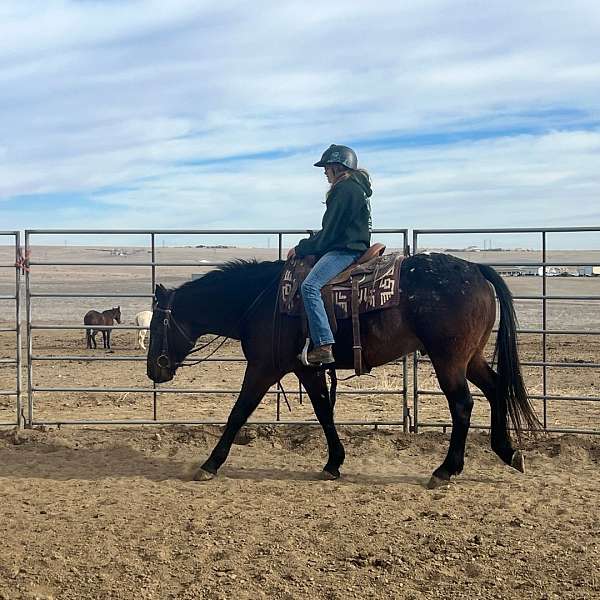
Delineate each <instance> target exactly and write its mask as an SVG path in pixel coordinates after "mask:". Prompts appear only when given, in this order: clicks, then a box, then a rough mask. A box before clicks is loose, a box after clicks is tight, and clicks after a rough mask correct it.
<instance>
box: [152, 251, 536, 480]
mask: <svg viewBox="0 0 600 600" xmlns="http://www.w3.org/2000/svg"><path fill="white" fill-rule="evenodd" d="M283 266H284V264H283V262H246V261H237V262H232V263H228V264H225V265H223V266H221V267H220V268H218V269H215V270H213V271H211V272H209V273H207V274H206V275H205V276H204V277H201V278H200V279H195V280H194V281H190V282H187V283H185V284H184V285H182V286H181V287H178V288H177V289H175V290H167V289H165V288H164V287H162V286H161V285H159V286H157V287H156V290H155V296H154V299H155V305H154V313H153V316H152V322H151V324H150V349H149V351H148V360H147V372H148V376H149V377H150V378H151V379H152V380H153V381H155V382H156V383H162V382H165V381H170V380H171V379H173V377H174V375H175V372H176V371H177V369H178V367H179V366H180V365H181V364H182V362H183V359H184V358H185V357H186V356H187V354H188V353H189V352H190V351H191V350H192V348H193V346H194V343H195V341H196V340H197V339H198V338H199V337H200V336H201V335H203V334H205V333H207V332H211V333H214V334H217V335H222V336H227V337H230V338H232V339H237V340H241V343H242V349H243V352H244V355H245V357H246V359H247V361H248V365H247V367H246V373H245V376H244V383H243V384H242V390H241V392H240V395H239V397H238V399H237V401H236V403H235V405H234V407H233V409H232V411H231V414H230V415H229V419H228V420H227V426H226V427H225V430H224V431H223V434H222V436H221V439H220V440H219V442H218V443H217V445H216V446H215V448H214V450H213V451H212V453H211V454H210V456H209V457H208V459H207V460H206V461H205V462H204V463H203V464H202V466H201V467H200V468H199V469H198V470H197V471H196V473H195V478H196V479H199V480H206V479H210V478H211V477H213V476H214V475H215V474H216V473H217V471H218V469H219V467H221V465H222V464H223V462H224V461H225V459H226V458H227V455H228V454H229V451H230V449H231V445H232V443H233V440H234V438H235V436H236V434H237V432H238V431H239V429H240V427H242V425H243V424H244V423H245V422H246V420H247V419H248V417H249V416H250V415H251V414H252V412H253V411H254V410H255V409H256V407H257V406H258V404H259V402H260V401H261V400H262V398H263V396H264V395H265V393H266V392H267V391H268V389H269V388H270V387H271V386H272V385H274V384H275V383H276V382H277V381H278V380H279V379H281V378H282V377H283V376H284V375H285V374H286V373H290V372H293V373H295V374H296V375H297V376H298V378H299V379H300V381H301V382H302V384H303V386H304V387H305V389H306V390H307V392H308V395H309V397H310V400H311V402H312V404H313V407H314V409H315V413H316V415H317V418H318V420H319V422H320V423H321V425H322V427H323V430H324V433H325V437H326V439H327V445H328V449H329V459H328V461H327V464H326V465H325V467H324V469H323V470H324V472H325V476H326V477H328V478H336V477H339V476H340V471H339V468H340V465H341V464H342V462H343V461H344V456H345V453H344V447H343V446H342V443H341V441H340V439H339V437H338V434H337V431H336V428H335V424H334V420H333V408H334V407H333V403H332V398H331V396H330V394H329V390H328V389H327V385H326V380H325V372H324V370H323V369H318V368H314V367H306V366H303V365H302V363H301V362H300V361H299V360H298V358H297V355H298V352H299V351H300V349H301V348H302V344H303V343H304V335H303V328H302V322H301V319H300V318H298V317H288V316H283V315H278V314H277V284H278V282H279V279H280V277H281V273H282V271H283ZM399 286H400V289H401V292H402V293H401V302H400V304H399V306H397V307H393V308H389V309H386V310H380V311H373V312H372V313H366V314H364V315H361V317H360V321H361V337H362V347H363V357H364V360H365V363H366V364H367V365H369V366H370V367H377V366H379V365H383V364H385V363H388V362H390V361H392V360H395V359H397V358H399V357H401V356H405V355H406V354H409V353H411V352H414V351H416V350H421V351H425V352H427V354H428V355H429V358H430V359H431V362H432V365H433V368H434V370H435V373H436V375H437V379H438V382H439V384H440V387H441V389H442V391H443V392H444V394H445V396H446V398H447V399H448V405H449V408H450V414H451V415H452V435H451V436H450V447H449V449H448V454H447V455H446V458H445V460H444V461H443V463H442V464H441V465H440V466H439V467H438V468H437V469H435V471H434V472H433V475H432V477H431V480H430V482H429V485H430V487H436V486H438V485H441V484H444V483H446V482H448V480H449V479H450V477H452V476H454V475H458V474H459V473H460V472H461V471H462V470H463V465H464V456H465V442H466V439H467V432H468V430H469V425H470V421H471V409H472V407H473V398H472V397H471V392H470V390H469V386H468V384H467V380H469V381H471V382H473V383H474V384H475V385H476V386H477V387H478V388H479V389H480V390H482V392H483V393H484V395H485V397H486V398H487V399H488V401H489V403H490V407H491V436H490V441H491V446H492V449H493V450H494V452H496V454H497V455H498V456H499V457H500V458H501V459H502V461H504V462H505V463H506V464H508V465H511V466H512V467H514V468H515V469H517V470H518V471H524V470H525V463H524V459H523V454H522V452H521V451H520V450H518V449H516V448H515V447H514V446H513V444H512V441H511V439H510V437H509V435H508V425H509V423H510V424H511V425H512V426H513V427H514V429H515V430H516V434H517V437H518V436H519V434H520V433H521V431H523V430H524V429H535V428H537V427H538V421H537V418H536V416H535V413H534V411H533V408H532V407H531V404H530V403H529V399H528V396H527V392H526V390H525V386H524V384H523V378H522V375H521V366H520V362H519V355H518V351H517V321H516V316H515V310H514V306H513V301H512V296H511V293H510V290H509V289H508V287H507V285H506V283H505V282H504V281H503V279H502V277H500V275H498V273H497V272H496V271H495V270H494V269H492V267H489V266H486V265H479V264H474V263H470V262H467V261H464V260H460V259H459V258H455V257H453V256H450V255H447V254H437V253H431V254H416V255H414V256H411V257H408V258H406V259H405V260H404V262H403V263H402V269H401V274H400V281H399ZM494 290H495V291H496V295H497V296H498V302H499V305H500V322H499V325H498V335H497V339H496V357H497V359H498V363H497V365H498V366H497V370H496V371H494V370H492V368H491V367H490V365H489V363H488V362H487V360H486V359H485V358H484V354H483V352H484V349H485V345H486V342H487V340H488V338H489V336H490V333H491V332H492V328H493V326H494V320H495V317H496V303H495V300H494ZM352 345H353V338H352V323H351V319H344V320H340V321H339V322H338V330H337V332H336V334H335V347H334V356H335V365H334V366H335V367H336V368H340V369H351V368H353V366H354V361H353V348H352Z"/></svg>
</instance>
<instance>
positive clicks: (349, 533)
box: [0, 426, 600, 600]
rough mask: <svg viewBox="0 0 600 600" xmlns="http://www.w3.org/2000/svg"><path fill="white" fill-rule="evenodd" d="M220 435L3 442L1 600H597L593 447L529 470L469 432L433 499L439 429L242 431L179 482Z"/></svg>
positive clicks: (555, 446)
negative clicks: (336, 436) (216, 459)
mask: <svg viewBox="0 0 600 600" xmlns="http://www.w3.org/2000/svg"><path fill="white" fill-rule="evenodd" d="M217 435H218V430H217V428H215V427H211V426H200V427H193V428H184V427H168V428H159V429H157V428H130V429H112V430H110V431H108V430H102V429H96V428H86V429H83V428H61V429H55V428H50V429H46V430H25V431H23V432H19V433H17V434H15V433H14V432H11V431H7V432H5V433H3V434H2V435H1V436H0V456H1V460H0V495H1V496H2V503H1V509H0V510H1V514H2V523H3V536H2V549H1V550H0V598H10V599H13V598H28V599H33V598H45V599H50V598H61V599H62V598H64V599H73V600H81V599H96V598H123V599H128V598H149V599H150V598H152V599H154V598H156V599H158V598H178V599H193V598H218V599H228V598H242V599H243V598H248V599H250V598H284V599H290V600H291V599H296V598H329V599H345V598H408V599H420V598H431V599H433V598H465V599H466V598H490V599H492V598H501V599H513V598H538V599H551V598H556V599H558V598H560V599H563V598H568V599H576V598H577V599H588V598H589V599H592V598H598V596H599V594H600V575H599V574H600V520H599V511H598V499H599V497H600V478H599V477H598V471H599V467H600V465H599V461H600V443H599V442H600V441H599V440H597V439H596V438H587V437H575V436H563V437H560V438H558V437H552V438H548V439H541V440H538V441H532V440H529V441H527V442H526V443H525V444H524V446H525V449H526V453H527V466H528V472H527V473H526V474H525V475H522V474H520V473H517V472H514V471H513V470H511V469H510V468H509V467H505V466H503V465H501V464H500V462H499V461H498V460H497V459H496V457H495V455H493V454H492V453H491V451H490V450H489V446H488V438H487V435H485V434H483V433H475V434H473V433H472V434H471V436H470V439H469V443H468V450H467V459H466V467H465V471H464V472H463V474H462V475H461V476H460V477H459V478H458V479H456V481H455V482H453V483H452V484H451V485H450V486H449V487H448V488H444V489H438V490H436V491H430V490H427V489H426V488H425V486H424V484H425V482H426V480H427V476H428V475H429V473H430V472H431V470H432V469H433V468H434V467H435V466H436V465H437V464H438V463H439V462H440V461H441V460H442V457H443V453H444V451H445V449H446V445H447V442H448V440H447V436H446V435H444V434H442V433H441V432H429V433H424V434H420V435H417V436H415V435H404V434H402V433H401V432H399V431H397V430H381V429H380V430H378V431H374V430H373V429H369V428H364V429H363V428H356V427H354V428H351V429H350V428H342V431H341V435H342V439H343V441H344V443H345V445H346V450H347V454H348V458H347V461H346V464H345V466H344V476H343V477H342V479H340V480H338V481H335V482H329V481H322V480H319V476H318V471H319V470H320V468H321V466H322V464H323V461H324V443H323V440H322V436H321V433H320V431H319V430H318V429H317V428H307V427H298V426H297V427H293V426H290V427H286V428H281V427H266V426H263V427H260V428H252V429H249V430H246V432H245V434H244V435H243V436H241V438H240V440H239V444H238V445H234V447H233V450H232V453H231V456H230V459H229V461H228V462H227V463H226V465H225V467H223V469H222V473H221V474H220V476H219V477H218V478H217V479H216V480H213V481H211V482H208V483H196V482H192V481H189V480H187V479H186V478H187V473H188V472H189V468H190V466H192V465H193V464H194V462H196V461H198V460H199V459H203V458H204V457H205V456H206V455H207V453H208V452H209V450H210V448H211V446H212V445H213V443H214V441H215V439H216V436H217Z"/></svg>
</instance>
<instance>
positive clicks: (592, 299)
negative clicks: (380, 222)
mask: <svg viewBox="0 0 600 600" xmlns="http://www.w3.org/2000/svg"><path fill="white" fill-rule="evenodd" d="M597 232H600V227H573V228H562V227H561V228H513V229H416V230H413V249H414V251H415V252H417V251H419V248H420V247H421V246H420V244H421V243H422V238H423V237H425V236H435V235H457V234H460V235H462V236H466V235H471V234H476V235H478V236H479V235H492V234H494V235H495V234H498V235H507V234H520V235H521V234H534V235H535V236H539V247H540V250H539V253H540V254H539V260H528V261H526V262H525V261H516V262H515V261H495V262H487V261H485V260H484V259H483V258H484V256H485V253H484V252H481V251H480V250H481V249H479V250H478V252H479V254H478V256H480V257H481V258H482V260H478V261H477V262H481V263H483V264H488V265H491V266H492V267H494V268H500V269H502V268H512V269H515V271H514V272H513V274H515V273H517V274H518V273H520V272H524V271H526V270H527V269H535V270H537V273H538V274H539V276H540V281H541V288H542V290H541V294H522V295H521V294H514V296H513V297H514V300H515V305H516V306H517V305H518V303H519V302H531V301H536V302H541V326H540V327H535V328H534V327H530V328H522V329H519V330H518V333H519V335H520V338H521V339H523V338H524V337H525V336H532V335H533V336H536V335H537V336H540V337H541V356H540V357H539V358H540V360H522V361H521V364H522V366H524V367H532V368H535V369H539V370H540V376H539V380H538V383H537V384H535V385H534V387H536V388H538V387H539V392H537V393H530V398H531V399H532V400H534V401H539V402H540V403H541V408H542V410H541V420H542V424H543V426H544V429H545V431H549V432H557V433H587V434H600V419H598V420H595V419H594V418H592V419H589V421H590V425H591V426H590V427H570V428H566V427H555V426H553V425H552V424H551V423H550V420H549V418H548V409H549V406H550V405H551V404H552V403H566V404H567V406H569V405H570V406H573V403H578V402H582V403H586V406H590V407H592V409H591V410H594V411H595V412H597V409H598V407H600V405H599V404H598V403H599V402H600V397H599V396H597V395H588V396H585V395H565V394H551V393H549V391H548V389H549V387H548V376H549V372H550V370H552V369H574V370H579V371H581V370H587V371H588V372H589V371H595V370H597V369H599V368H600V362H599V356H598V355H596V356H595V357H594V360H585V361H582V360H577V361H556V360H555V361H551V360H549V359H548V354H549V352H548V350H549V339H550V337H551V336H557V337H559V338H562V339H564V338H565V336H582V337H584V338H585V339H589V340H592V339H593V340H595V341H598V340H600V330H599V329H598V328H595V329H594V328H591V329H585V328H581V327H580V328H578V329H569V328H561V329H558V328H550V327H549V326H548V317H549V310H550V306H551V303H552V302H553V301H566V302H572V303H580V304H582V303H587V308H588V310H589V309H591V308H592V307H597V306H598V305H597V304H596V303H598V302H600V293H598V294H577V295H572V294H569V295H564V294H550V293H548V286H549V277H550V273H552V271H551V269H558V268H570V269H575V268H577V267H579V268H582V269H589V270H590V272H593V271H592V269H593V267H596V266H597V265H599V264H600V260H598V261H591V262H589V261H588V262H586V261H570V260H560V261H557V260H551V259H549V258H548V253H549V251H550V249H549V243H548V242H549V240H548V238H549V237H550V236H551V235H552V234H556V235H558V234H574V235H581V234H583V233H597ZM595 247H596V248H600V246H598V245H597V246H595ZM484 250H485V248H484ZM450 253H452V252H450ZM470 260H471V259H470ZM573 281H575V280H573ZM594 281H597V282H599V283H600V278H595V279H594ZM584 306H585V305H584ZM496 331H497V330H496V329H494V333H495V332H496ZM494 333H493V334H492V335H494ZM426 365H429V366H431V362H430V361H429V359H428V358H425V357H418V356H416V355H415V356H414V358H413V422H414V426H413V430H414V431H415V432H418V431H419V429H420V428H423V427H441V428H443V429H444V430H445V429H446V428H450V427H452V424H451V423H450V422H440V421H437V420H436V421H431V420H427V419H423V418H422V417H421V414H420V412H422V411H420V408H421V404H422V399H423V398H424V397H425V398H427V397H429V398H435V397H439V396H442V395H443V394H442V392H441V391H440V390H439V389H437V390H436V389H427V388H423V387H421V385H420V384H421V382H422V380H423V378H424V376H423V370H422V369H421V370H420V369H419V366H426ZM591 385H592V386H593V385H594V384H593V383H592V384H591ZM472 395H473V396H474V397H483V395H482V394H481V393H479V392H478V391H477V392H475V391H473V392H472ZM569 403H570V404H569ZM472 427H475V428H483V429H488V428H489V424H487V423H485V424H484V423H475V424H473V425H472Z"/></svg>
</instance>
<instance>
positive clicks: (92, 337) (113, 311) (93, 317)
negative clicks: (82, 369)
mask: <svg viewBox="0 0 600 600" xmlns="http://www.w3.org/2000/svg"><path fill="white" fill-rule="evenodd" d="M115 321H116V322H117V323H119V324H120V323H121V307H120V306H117V307H116V308H110V309H109V310H103V311H102V312H98V311H97V310H90V311H88V312H87V313H86V314H85V317H83V324H84V325H94V328H93V329H86V330H85V339H86V348H97V347H98V345H97V344H96V334H97V333H98V332H99V331H101V332H102V344H103V346H104V348H110V334H111V331H112V329H106V328H105V327H102V325H105V326H107V325H108V326H109V327H110V326H111V325H114V323H115Z"/></svg>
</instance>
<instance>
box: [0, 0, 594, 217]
mask: <svg viewBox="0 0 600 600" xmlns="http://www.w3.org/2000/svg"><path fill="white" fill-rule="evenodd" d="M599 33H600V5H599V4H598V3H597V2H595V1H592V0H589V1H584V0H578V1H575V2H571V3H569V4H568V5H567V4H565V3H564V2H558V1H547V2H543V3H541V2H530V3H525V4H523V3H519V2H504V3H501V4H495V3H491V4H488V5H485V6H483V5H482V7H481V8H479V9H476V8H475V7H474V5H473V3H472V2H466V1H465V2H456V1H452V2H451V1H450V0H437V1H434V0H428V1H419V2H417V1H415V2H405V3H397V2H392V1H389V2H377V3H365V2H359V1H346V2H340V1H332V2H328V3H325V4H323V3H318V4H317V3H315V4H311V3H308V4H307V3H304V2H288V3H275V2H266V1H257V2H255V3H253V4H252V9H250V8H249V5H248V4H247V3H244V2H235V1H228V2H221V3H219V7H218V8H216V5H215V3H213V2H198V1H192V0H189V1H188V0H185V1H184V0H173V1H171V2H168V3H165V2H160V1H158V0H153V1H151V2H137V1H134V2H93V1H90V2H75V1H70V2H68V1H66V0H65V1H56V0H55V1H50V2H41V1H39V2H28V3H22V2H17V1H15V2H7V3H3V4H2V6H1V7H0V86H1V87H2V90H3V93H2V94H1V95H0V201H1V200H2V199H4V201H7V200H9V201H10V199H11V198H14V197H16V196H19V195H24V194H25V195H28V194H61V193H70V194H72V193H75V194H80V195H81V197H82V201H81V207H80V208H79V210H78V207H77V204H76V203H70V204H69V209H68V211H67V210H66V209H65V210H64V211H61V208H60V206H58V207H57V206H48V211H43V210H42V211H41V212H38V213H36V216H35V220H36V222H40V221H43V220H44V219H46V220H47V221H52V222H53V225H54V226H64V227H67V226H69V227H77V226H84V225H86V226H87V225H88V223H87V222H86V218H87V215H88V211H89V210H90V206H92V207H93V206H97V204H98V203H99V202H100V203H107V204H109V205H110V206H111V207H113V208H114V207H116V208H117V209H118V211H119V213H118V216H117V215H116V213H115V212H113V211H108V212H106V213H103V214H102V215H101V216H99V219H100V220H99V221H98V226H103V227H108V226H120V227H123V226H127V224H128V221H129V220H131V221H132V222H133V221H135V222H136V223H137V224H138V225H140V224H143V225H144V226H146V225H147V226H156V225H159V224H160V225H161V226H163V225H164V226H166V225H167V224H168V226H170V227H180V226H182V224H185V225H186V226H187V225H188V224H189V223H191V222H192V221H193V222H194V223H197V224H198V226H204V224H206V226H219V227H228V226H231V227H240V228H241V227H262V226H269V227H271V226H273V227H277V226H288V224H289V223H290V222H293V223H294V224H295V225H296V224H297V225H298V226H303V227H309V226H315V225H316V224H318V223H319V221H320V216H321V214H322V209H323V207H322V205H321V204H320V199H321V197H322V195H323V192H324V185H323V180H322V178H321V176H320V175H319V174H318V172H317V171H316V170H312V167H311V166H310V165H311V164H312V162H314V158H315V157H316V155H318V154H319V153H320V152H321V150H322V149H323V147H325V146H327V145H328V144H329V143H331V142H338V143H350V142H351V143H355V144H356V145H357V148H358V150H359V151H361V156H363V157H364V159H365V164H366V165H367V166H368V167H369V168H370V169H371V170H372V171H373V174H374V177H375V182H376V198H375V200H374V202H373V207H374V213H375V222H376V225H377V223H378V221H379V222H380V223H381V222H384V223H385V226H392V225H398V226H421V227H426V226H427V227H433V226H449V225H450V224H452V226H465V227H466V226H470V225H474V224H476V225H478V226H483V225H485V224H489V225H494V226H516V225H518V224H519V223H526V224H543V223H542V222H541V221H543V222H544V223H550V222H551V220H552V219H553V218H554V217H551V216H550V215H553V214H558V215H560V216H559V217H557V219H558V220H559V222H561V223H562V222H564V223H566V222H569V221H573V222H574V223H577V222H578V219H584V218H586V215H592V214H594V211H595V209H594V208H593V207H592V205H593V203H594V201H595V200H596V201H597V198H595V194H596V190H597V189H598V188H597V185H598V183H600V182H599V181H598V176H597V175H596V171H597V170H598V169H597V166H594V165H597V162H598V160H597V159H598V135H599V134H598V130H599V126H598V122H599V119H600V107H599V102H598V98H600V62H598V56H600V35H599ZM513 129H514V130H515V131H514V133H513V134H511V131H513ZM478 130H494V131H496V132H502V133H503V137H501V138H499V139H494V137H493V136H492V135H491V134H490V138H489V139H484V140H480V141H468V139H462V141H460V140H461V138H460V137H459V138H458V139H457V141H456V142H455V143H453V144H440V145H426V144H424V143H423V140H421V139H420V138H419V137H418V136H419V135H422V134H428V135H431V136H435V135H438V134H439V135H448V133H449V132H456V131H462V132H467V131H472V132H476V131H478ZM523 131H525V132H529V133H528V134H527V135H520V134H519V132H523ZM389 136H391V137H392V138H394V139H397V141H396V142H393V141H390V142H385V143H384V142H381V143H378V142H377V140H379V139H381V138H385V137H389ZM415 136H416V137H415ZM466 137H467V138H468V136H466ZM474 137H477V136H474ZM412 138H414V139H412ZM463 138H464V136H463ZM282 152H283V153H288V154H286V155H285V157H284V158H274V157H275V156H279V154H277V153H282ZM261 153H265V154H266V158H264V159H261V160H259V159H256V160H245V161H233V162H231V163H227V162H224V163H219V162H218V161H219V160H220V159H228V158H235V157H239V156H244V155H254V154H261ZM274 153H275V154H274ZM193 162H196V163H199V164H198V165H197V166H185V165H189V164H190V163H193ZM203 163H206V164H204V166H202V164H203ZM182 165H183V166H182ZM115 186H116V187H117V188H124V189H125V190H126V191H115V192H111V193H110V194H108V193H106V194H104V195H101V196H98V195H97V192H98V190H103V189H104V190H105V189H106V188H112V187H115ZM573 194H577V197H578V202H577V204H576V205H574V204H573V203H572V196H573ZM48 202H49V204H50V203H51V202H52V201H51V200H49V201H48ZM165 203H167V205H168V207H169V210H168V211H167V213H166V214H162V215H161V216H158V213H155V212H153V211H154V210H156V211H159V210H160V207H161V206H162V205H164V204H165ZM1 206H2V204H0V209H1ZM546 207H550V208H551V209H552V211H554V210H556V211H558V212H557V213H553V212H551V211H550V210H549V209H547V208H546ZM31 217H32V218H34V216H33V215H31ZM4 218H5V220H6V219H8V220H9V221H10V219H12V218H15V219H17V220H18V221H19V223H20V226H33V225H31V224H30V223H22V218H23V217H22V213H19V216H15V214H13V213H5V215H4ZM61 219H62V220H61ZM553 224H554V223H553ZM15 226H16V225H15ZM36 226H40V225H39V224H38V225H36Z"/></svg>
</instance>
